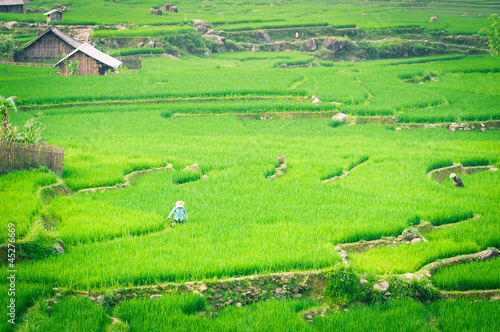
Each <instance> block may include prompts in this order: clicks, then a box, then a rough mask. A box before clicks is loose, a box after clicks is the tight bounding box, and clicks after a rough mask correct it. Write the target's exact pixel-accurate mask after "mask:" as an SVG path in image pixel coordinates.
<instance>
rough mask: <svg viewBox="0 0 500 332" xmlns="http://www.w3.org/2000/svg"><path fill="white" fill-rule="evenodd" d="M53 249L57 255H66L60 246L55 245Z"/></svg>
mask: <svg viewBox="0 0 500 332" xmlns="http://www.w3.org/2000/svg"><path fill="white" fill-rule="evenodd" d="M52 248H54V250H55V252H56V253H58V254H62V255H64V249H63V247H61V246H60V245H58V244H54V245H53V246H52Z"/></svg>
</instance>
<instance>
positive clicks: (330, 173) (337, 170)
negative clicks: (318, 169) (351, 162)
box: [320, 167, 344, 181]
mask: <svg viewBox="0 0 500 332" xmlns="http://www.w3.org/2000/svg"><path fill="white" fill-rule="evenodd" d="M343 172H344V170H343V169H342V167H334V168H332V169H329V170H328V171H326V172H323V173H321V175H320V179H321V181H324V180H327V179H331V178H333V177H335V176H340V175H342V173H343Z"/></svg>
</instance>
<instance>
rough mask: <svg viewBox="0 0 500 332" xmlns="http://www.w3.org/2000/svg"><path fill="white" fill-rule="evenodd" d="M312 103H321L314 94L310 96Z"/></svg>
mask: <svg viewBox="0 0 500 332" xmlns="http://www.w3.org/2000/svg"><path fill="white" fill-rule="evenodd" d="M312 103H313V104H317V105H319V104H321V100H319V99H318V97H316V96H312Z"/></svg>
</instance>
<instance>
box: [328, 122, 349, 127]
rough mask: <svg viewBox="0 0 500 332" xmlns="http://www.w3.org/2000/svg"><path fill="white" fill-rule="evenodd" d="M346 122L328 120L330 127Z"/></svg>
mask: <svg viewBox="0 0 500 332" xmlns="http://www.w3.org/2000/svg"><path fill="white" fill-rule="evenodd" d="M345 124H346V122H345V121H339V120H330V121H329V122H328V125H329V126H330V127H332V128H337V127H340V126H342V125H345Z"/></svg>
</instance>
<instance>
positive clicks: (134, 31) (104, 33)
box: [91, 26, 194, 38]
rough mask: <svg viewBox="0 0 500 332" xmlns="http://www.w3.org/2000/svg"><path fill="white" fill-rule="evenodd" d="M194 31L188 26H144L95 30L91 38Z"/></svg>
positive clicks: (156, 35)
mask: <svg viewBox="0 0 500 332" xmlns="http://www.w3.org/2000/svg"><path fill="white" fill-rule="evenodd" d="M192 31H194V28H193V27H190V26H173V27H146V28H141V27H140V28H129V29H125V30H110V29H106V30H97V31H95V32H94V33H92V35H91V37H92V38H113V37H158V36H165V35H171V34H183V33H186V32H192Z"/></svg>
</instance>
